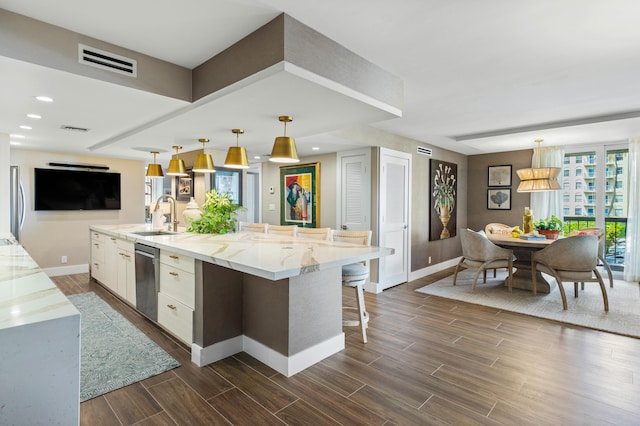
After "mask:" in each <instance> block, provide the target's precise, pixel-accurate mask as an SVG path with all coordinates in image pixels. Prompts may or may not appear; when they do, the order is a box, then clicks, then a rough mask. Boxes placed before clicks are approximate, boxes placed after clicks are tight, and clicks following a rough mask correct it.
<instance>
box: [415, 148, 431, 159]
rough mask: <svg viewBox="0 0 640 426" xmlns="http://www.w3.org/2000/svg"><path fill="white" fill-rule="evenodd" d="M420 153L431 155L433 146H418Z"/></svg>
mask: <svg viewBox="0 0 640 426" xmlns="http://www.w3.org/2000/svg"><path fill="white" fill-rule="evenodd" d="M418 154H422V155H428V156H429V157H431V155H432V154H433V152H432V151H431V148H425V147H424V146H419V147H418Z"/></svg>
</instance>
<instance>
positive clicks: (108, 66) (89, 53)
mask: <svg viewBox="0 0 640 426" xmlns="http://www.w3.org/2000/svg"><path fill="white" fill-rule="evenodd" d="M78 61H79V62H80V63H81V64H84V65H89V66H91V67H95V68H100V69H103V70H107V71H111V72H117V73H118V74H124V75H128V76H131V77H137V76H138V61H136V60H135V59H130V58H125V57H124V56H120V55H116V54H115V53H111V52H107V51H104V50H100V49H96V48H95V47H89V46H85V45H84V44H79V45H78Z"/></svg>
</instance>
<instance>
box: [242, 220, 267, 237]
mask: <svg viewBox="0 0 640 426" xmlns="http://www.w3.org/2000/svg"><path fill="white" fill-rule="evenodd" d="M238 232H259V233H262V234H264V233H265V232H267V224H266V223H251V222H239V223H238Z"/></svg>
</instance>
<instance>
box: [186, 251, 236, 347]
mask: <svg viewBox="0 0 640 426" xmlns="http://www.w3.org/2000/svg"><path fill="white" fill-rule="evenodd" d="M243 275H244V274H243V273H242V272H238V271H234V270H233V269H229V268H225V267H223V266H218V265H214V264H212V263H208V262H202V261H199V260H197V261H196V263H195V281H196V295H195V296H196V306H195V312H194V319H193V320H194V324H193V334H194V336H193V337H194V342H195V343H196V344H197V345H199V346H201V347H206V346H209V345H213V344H215V343H219V342H222V341H224V340H227V339H231V338H233V337H237V336H241V335H242V287H243V286H242V282H243Z"/></svg>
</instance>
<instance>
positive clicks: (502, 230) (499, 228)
mask: <svg viewBox="0 0 640 426" xmlns="http://www.w3.org/2000/svg"><path fill="white" fill-rule="evenodd" d="M513 228H515V227H514V226H509V225H505V224H504V223H489V224H487V225H486V226H485V227H484V233H485V234H487V235H492V234H495V235H511V231H513ZM497 270H498V269H497V268H494V269H493V278H495V277H496V274H497ZM485 279H486V272H485Z"/></svg>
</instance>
